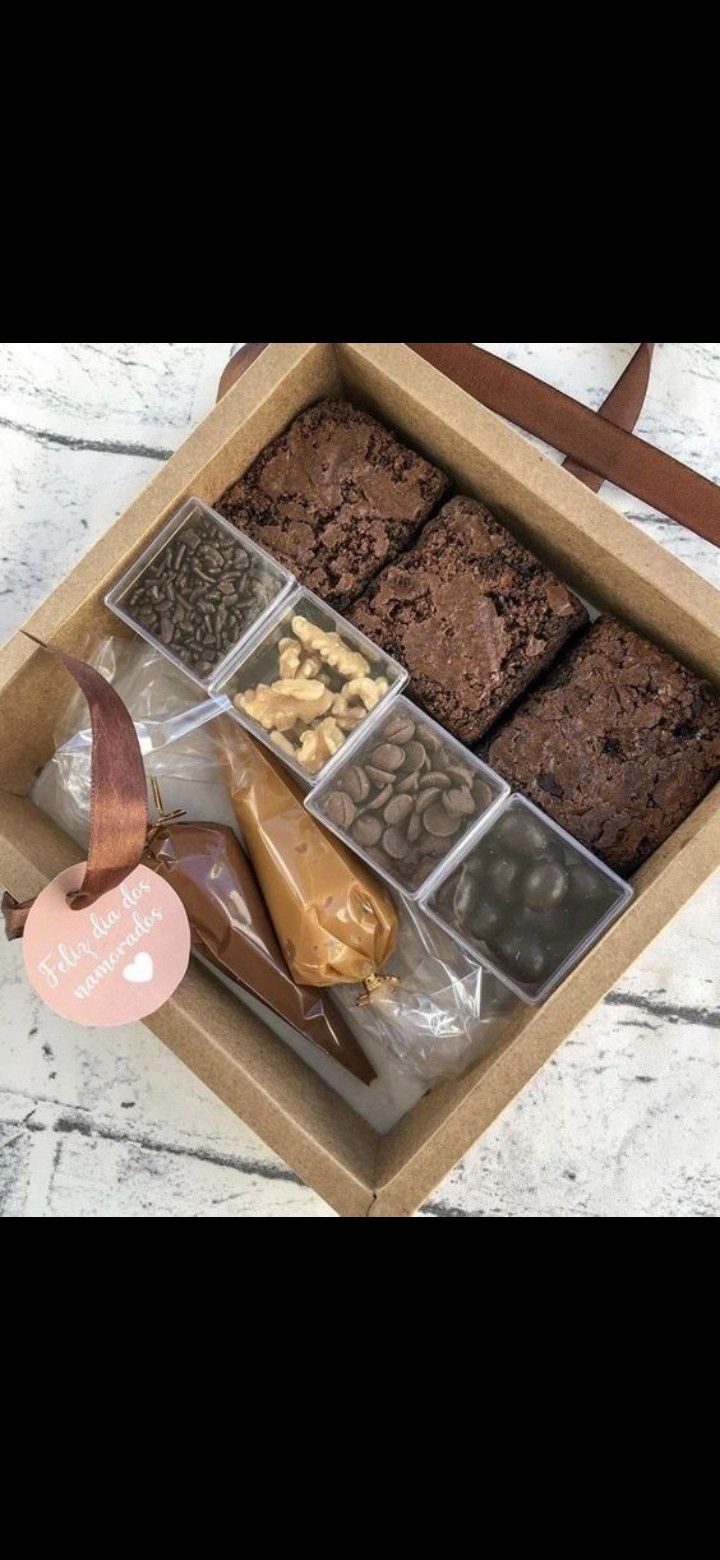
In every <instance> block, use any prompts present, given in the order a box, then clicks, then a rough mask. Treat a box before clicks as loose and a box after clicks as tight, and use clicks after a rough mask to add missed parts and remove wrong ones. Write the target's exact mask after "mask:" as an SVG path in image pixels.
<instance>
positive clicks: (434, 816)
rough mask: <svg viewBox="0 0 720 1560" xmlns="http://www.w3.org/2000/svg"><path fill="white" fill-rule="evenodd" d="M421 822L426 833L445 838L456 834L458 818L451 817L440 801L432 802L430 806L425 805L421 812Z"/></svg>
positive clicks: (458, 825)
mask: <svg viewBox="0 0 720 1560" xmlns="http://www.w3.org/2000/svg"><path fill="white" fill-rule="evenodd" d="M423 824H424V826H425V828H426V829H427V831H428V834H432V835H433V836H435V837H437V838H439V839H447V838H449V837H450V835H451V834H457V831H458V829H459V827H460V819H459V818H453V817H451V815H450V813H449V812H447V811H446V809H445V808H444V807H443V806H442V803H438V802H433V804H432V807H426V809H425V812H424V813H423Z"/></svg>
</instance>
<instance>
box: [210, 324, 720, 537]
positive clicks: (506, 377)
mask: <svg viewBox="0 0 720 1560" xmlns="http://www.w3.org/2000/svg"><path fill="white" fill-rule="evenodd" d="M266 345H267V343H265V342H257V341H256V342H247V343H246V345H245V346H244V347H241V348H240V349H239V351H238V352H236V353H235V354H234V356H233V357H232V358H231V359H230V362H229V363H228V365H227V368H226V369H225V371H224V373H223V375H222V378H221V380H220V388H219V392H218V400H219V399H220V398H221V396H223V395H225V394H226V392H227V391H228V390H230V389H231V388H232V386H233V385H234V384H235V382H236V380H238V379H239V378H240V376H241V374H244V373H245V370H246V369H247V368H249V367H250V364H251V363H254V362H255V359H256V358H257V357H259V356H260V353H261V352H262V351H264V349H265V346H266ZM406 345H407V346H409V347H411V348H412V350H413V352H417V353H418V354H419V356H420V357H422V358H424V359H425V361H426V362H427V363H430V364H431V366H432V367H433V368H437V369H439V371H440V373H441V374H445V375H446V377H447V378H448V379H452V380H453V382H454V383H455V384H456V385H459V386H460V388H461V389H462V390H466V391H467V392H468V394H469V395H472V396H474V397H475V399H476V400H478V401H482V403H483V405H484V406H488V407H489V408H490V410H491V411H493V412H497V413H498V414H499V415H500V416H501V417H507V419H508V421H509V422H513V423H516V424H517V426H518V427H519V428H524V429H525V430H526V432H528V433H534V434H535V435H536V436H537V437H538V438H540V439H544V440H545V443H546V444H551V445H552V446H553V448H554V449H556V450H562V451H564V452H567V459H566V461H565V466H566V467H567V469H568V471H570V472H572V475H573V476H575V477H578V478H579V479H580V481H581V482H585V483H586V485H587V486H588V487H591V488H593V490H594V491H595V492H597V491H598V488H600V487H601V486H602V484H603V482H605V481H608V482H614V483H615V484H616V485H617V487H620V488H622V489H623V490H624V491H625V492H626V493H633V494H634V496H635V497H636V498H641V499H642V500H643V502H644V503H646V504H649V505H650V506H651V507H652V508H653V509H656V510H658V511H659V513H660V514H664V515H668V516H669V517H670V518H671V519H672V520H677V521H679V522H680V524H681V525H686V526H687V527H688V529H689V530H690V531H695V532H696V533H697V535H698V536H702V537H704V538H705V540H706V541H708V542H714V543H715V546H716V547H720V488H718V487H716V486H715V484H714V483H713V482H709V481H708V479H707V478H706V477H701V476H699V475H698V473H697V472H696V471H691V470H690V468H689V466H683V465H682V464H681V463H680V461H678V460H673V459H672V456H670V455H665V454H664V453H663V451H662V450H658V449H655V447H654V445H652V444H647V443H646V442H645V440H644V439H640V438H638V437H637V435H636V434H633V432H632V429H633V428H634V426H635V423H636V421H637V418H638V416H639V413H640V410H641V408H642V404H643V401H644V399H645V394H646V391H647V386H648V379H649V374H650V364H651V361H652V354H653V346H652V343H650V342H647V341H645V342H642V343H641V345H640V346H639V347H638V350H637V352H636V353H635V354H634V356H633V358H632V359H631V361H630V363H629V364H628V366H627V368H626V369H625V370H624V372H623V373H622V374H621V376H620V378H619V380H618V382H617V384H616V385H615V386H614V387H613V389H612V390H611V391H610V394H609V395H608V397H607V399H606V401H605V402H604V403H603V405H602V406H601V408H600V410H599V411H598V412H593V411H591V409H590V408H589V407H588V406H583V405H582V404H581V402H580V401H574V400H573V399H572V397H571V396H569V395H564V394H563V392H562V391H561V390H555V389H554V387H553V386H552V385H548V384H546V383H545V381H544V380H542V379H536V378H535V376H534V375H533V374H528V373H527V372H526V370H525V369H523V368H517V367H516V366H515V364H513V363H506V362H505V361H504V359H502V358H498V357H495V356H494V355H493V353H492V352H486V351H484V349H483V348H482V347H476V346H474V345H473V343H472V342H469V341H459V342H458V341H431V342H427V341H426V342H416V341H409V342H407V343H406Z"/></svg>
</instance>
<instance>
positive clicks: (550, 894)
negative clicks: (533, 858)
mask: <svg viewBox="0 0 720 1560" xmlns="http://www.w3.org/2000/svg"><path fill="white" fill-rule="evenodd" d="M568 887H569V878H568V874H567V872H566V871H565V868H564V867H561V866H560V863H559V862H557V861H538V862H537V864H536V865H535V866H533V867H530V869H529V871H528V872H526V873H525V876H524V878H523V880H522V887H521V894H522V898H523V900H524V902H525V904H526V905H528V906H529V908H530V909H531V910H547V911H552V910H556V909H557V907H558V906H559V905H561V904H562V902H563V900H564V899H565V896H566V894H567V891H568Z"/></svg>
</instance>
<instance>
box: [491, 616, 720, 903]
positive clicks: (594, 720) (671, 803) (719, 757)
mask: <svg viewBox="0 0 720 1560" xmlns="http://www.w3.org/2000/svg"><path fill="white" fill-rule="evenodd" d="M487 753H488V758H489V762H490V763H491V764H492V766H493V768H494V769H497V770H498V771H499V773H500V774H501V775H504V776H505V779H506V780H509V781H510V782H511V784H512V785H515V786H517V787H518V788H519V790H521V791H524V793H525V795H526V796H529V797H531V799H532V800H533V801H534V802H536V803H537V805H538V806H539V807H542V808H543V809H544V810H545V812H546V813H549V815H550V817H551V818H554V819H555V820H556V822H557V823H560V824H562V826H563V828H565V829H567V830H568V831H569V833H570V834H573V835H574V836H575V838H576V839H578V840H581V841H582V844H583V845H587V846H588V847H589V849H590V850H592V851H594V852H595V854H596V855H598V856H600V857H601V858H602V860H603V861H606V862H607V864H608V866H610V867H614V868H615V870H616V872H620V873H624V874H627V873H630V872H633V871H634V869H635V868H636V867H638V866H639V865H640V863H641V862H643V861H645V860H646V858H647V857H648V856H650V855H652V852H653V851H654V850H657V847H658V845H661V844H662V842H663V840H665V839H667V837H668V835H669V834H671V833H672V831H673V829H676V828H677V826H678V824H680V823H682V821H683V819H684V818H686V817H687V816H688V813H690V812H692V809H693V807H695V806H697V803H698V802H699V801H701V800H702V798H703V796H704V795H705V793H706V791H709V789H710V787H711V785H713V783H714V781H716V780H717V779H718V778H719V777H720V696H719V695H718V694H717V693H716V692H715V690H714V689H713V688H712V687H711V686H710V684H709V683H707V682H704V681H703V680H702V678H701V677H698V676H696V674H695V673H694V672H691V671H689V670H688V668H687V667H686V666H681V665H680V664H679V662H678V661H675V660H674V659H673V657H672V656H671V655H668V654H667V653H666V652H665V651H664V650H660V649H658V647H657V645H653V644H650V643H649V641H648V640H647V639H642V638H641V637H640V635H639V634H635V633H633V631H632V629H629V628H625V627H624V625H623V624H622V623H618V622H616V621H615V619H614V618H609V617H603V618H598V620H597V622H596V623H593V625H592V627H591V628H589V629H588V631H587V633H586V634H584V635H583V637H582V639H581V640H580V641H579V643H578V644H577V645H574V646H573V648H572V649H571V650H569V651H568V652H567V653H566V654H565V655H563V656H562V657H561V659H560V660H559V661H558V664H557V666H556V667H555V668H554V669H553V671H552V672H551V673H550V674H549V676H548V677H547V678H546V679H545V681H544V682H543V683H542V685H541V686H540V687H539V688H538V689H536V690H535V692H533V693H532V694H530V695H529V696H528V698H526V699H525V700H524V701H523V703H522V704H521V705H520V707H519V708H518V709H517V710H516V711H515V713H514V714H513V715H511V716H510V718H509V719H508V720H507V721H505V722H504V723H503V725H502V726H501V727H500V728H499V730H498V732H497V734H496V735H495V736H494V737H493V738H492V739H491V741H490V742H489V744H488V746H487Z"/></svg>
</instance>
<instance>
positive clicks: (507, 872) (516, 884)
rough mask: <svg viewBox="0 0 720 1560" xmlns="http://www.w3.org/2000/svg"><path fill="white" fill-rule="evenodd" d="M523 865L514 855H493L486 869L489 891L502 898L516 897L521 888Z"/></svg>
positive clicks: (486, 881)
mask: <svg viewBox="0 0 720 1560" xmlns="http://www.w3.org/2000/svg"><path fill="white" fill-rule="evenodd" d="M521 878H522V867H521V865H520V862H519V861H515V860H514V859H513V857H512V856H495V857H491V859H490V860H489V861H488V863H487V866H486V869H485V884H486V887H487V890H488V893H490V894H492V895H493V896H495V897H497V898H498V899H500V900H505V899H515V898H516V897H517V894H518V890H519V888H520V882H521Z"/></svg>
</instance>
